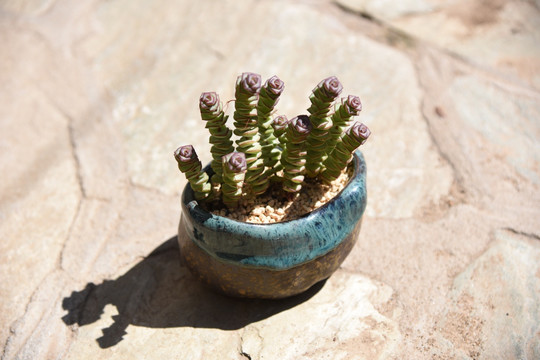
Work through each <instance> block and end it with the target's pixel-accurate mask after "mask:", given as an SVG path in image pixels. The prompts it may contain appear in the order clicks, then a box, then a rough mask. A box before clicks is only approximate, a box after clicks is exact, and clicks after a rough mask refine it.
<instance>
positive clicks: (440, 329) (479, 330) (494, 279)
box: [433, 230, 540, 359]
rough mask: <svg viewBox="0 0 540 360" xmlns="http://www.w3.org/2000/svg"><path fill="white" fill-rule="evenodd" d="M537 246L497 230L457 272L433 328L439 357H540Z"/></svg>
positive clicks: (528, 239) (534, 238)
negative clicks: (472, 260) (446, 302)
mask: <svg viewBox="0 0 540 360" xmlns="http://www.w3.org/2000/svg"><path fill="white" fill-rule="evenodd" d="M539 274H540V243H539V242H538V237H537V236H532V237H531V236H527V235H526V234H525V235H522V234H519V233H516V232H515V231H508V230H499V231H497V232H496V233H495V240H494V241H493V243H492V244H491V245H490V246H489V248H488V249H487V250H486V251H485V252H484V253H483V254H482V255H481V256H480V257H479V258H477V259H476V260H475V261H474V262H473V263H472V264H470V265H469V266H468V267H467V268H466V269H465V271H464V272H462V273H461V274H459V275H458V276H457V277H456V278H455V280H454V284H453V288H452V289H451V291H450V294H449V298H450V299H449V300H450V302H449V307H448V309H447V311H446V312H445V314H444V315H443V316H442V317H441V319H440V320H439V321H438V322H437V323H436V325H435V327H434V329H433V339H434V341H436V342H437V345H438V347H439V351H440V354H447V355H450V356H455V357H458V358H463V359H496V358H503V359H538V358H539V357H540V298H539V294H540V279H539V277H538V275H539Z"/></svg>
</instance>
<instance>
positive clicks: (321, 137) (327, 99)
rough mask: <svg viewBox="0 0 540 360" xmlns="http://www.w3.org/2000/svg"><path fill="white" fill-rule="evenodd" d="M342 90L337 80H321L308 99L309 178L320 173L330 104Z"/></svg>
mask: <svg viewBox="0 0 540 360" xmlns="http://www.w3.org/2000/svg"><path fill="white" fill-rule="evenodd" d="M342 90H343V85H341V83H340V82H339V80H338V78H337V77H335V76H331V77H329V78H326V79H324V80H322V81H321V82H320V83H319V84H318V85H317V86H316V87H315V89H313V91H312V94H311V96H310V97H309V100H310V101H311V106H310V107H309V109H308V112H309V114H310V116H309V120H310V121H311V124H312V126H313V131H312V132H311V134H310V136H309V137H308V139H307V162H306V171H307V175H308V176H309V177H315V176H317V174H318V173H319V172H320V171H321V165H322V161H323V157H324V155H325V152H326V141H327V140H328V131H329V130H330V129H331V128H332V120H331V119H330V115H331V110H332V104H333V102H334V100H335V99H336V98H337V97H338V96H339V94H341V91H342Z"/></svg>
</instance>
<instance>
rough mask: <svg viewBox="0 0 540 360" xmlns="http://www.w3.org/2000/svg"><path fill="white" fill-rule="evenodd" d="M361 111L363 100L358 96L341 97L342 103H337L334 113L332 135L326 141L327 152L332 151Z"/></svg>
mask: <svg viewBox="0 0 540 360" xmlns="http://www.w3.org/2000/svg"><path fill="white" fill-rule="evenodd" d="M360 111H362V102H361V101H360V98H359V97H358V96H354V95H349V96H348V97H347V98H342V99H341V104H339V105H336V107H335V111H334V114H333V115H332V128H331V129H330V136H329V137H328V141H327V142H326V153H327V154H329V153H330V152H332V149H333V148H334V147H335V146H336V143H337V142H338V141H339V140H340V137H341V135H342V134H343V131H344V130H345V128H346V127H347V126H349V123H350V121H351V119H352V118H353V116H356V115H358V114H360Z"/></svg>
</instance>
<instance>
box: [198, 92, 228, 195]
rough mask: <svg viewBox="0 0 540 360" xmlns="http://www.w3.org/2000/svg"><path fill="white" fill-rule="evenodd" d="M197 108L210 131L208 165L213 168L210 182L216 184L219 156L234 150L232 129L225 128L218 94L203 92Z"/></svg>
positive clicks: (218, 182)
mask: <svg viewBox="0 0 540 360" xmlns="http://www.w3.org/2000/svg"><path fill="white" fill-rule="evenodd" d="M199 110H200V112H201V118H202V119H203V120H204V121H206V128H207V129H208V130H209V131H210V144H212V147H211V149H210V152H211V153H212V162H211V163H210V166H211V167H212V170H214V175H213V176H212V179H211V182H212V184H213V186H216V185H218V184H220V183H221V182H222V179H221V175H222V172H223V170H222V167H221V157H222V156H223V155H226V154H229V153H231V152H232V151H234V146H233V142H232V140H231V136H232V131H231V130H230V129H228V128H227V125H226V122H227V116H225V113H224V112H223V105H222V103H221V101H220V100H219V95H218V94H216V93H215V92H204V93H202V94H201V97H200V98H199Z"/></svg>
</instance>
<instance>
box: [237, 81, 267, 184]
mask: <svg viewBox="0 0 540 360" xmlns="http://www.w3.org/2000/svg"><path fill="white" fill-rule="evenodd" d="M260 88H261V76H260V75H258V74H253V73H243V74H242V75H240V76H238V78H237V80H236V91H235V98H236V101H235V111H234V115H233V117H234V126H235V129H234V134H235V135H237V136H239V139H238V140H236V145H237V151H239V152H242V153H244V154H245V156H246V163H247V172H246V177H245V181H246V183H247V184H249V185H250V186H251V189H252V191H257V190H258V186H261V185H260V184H258V183H256V180H257V178H258V177H259V176H260V175H261V174H262V172H263V171H264V163H263V160H262V159H261V158H260V157H261V150H262V148H261V144H260V142H259V141H260V135H259V127H258V124H257V103H258V100H259V90H260Z"/></svg>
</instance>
